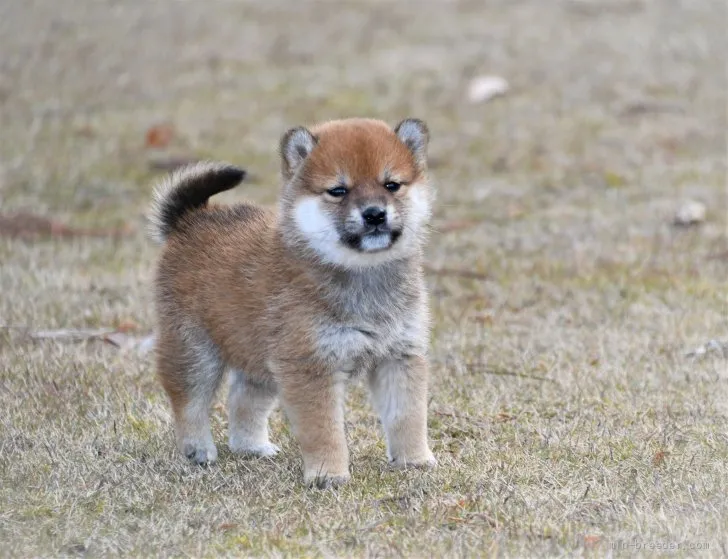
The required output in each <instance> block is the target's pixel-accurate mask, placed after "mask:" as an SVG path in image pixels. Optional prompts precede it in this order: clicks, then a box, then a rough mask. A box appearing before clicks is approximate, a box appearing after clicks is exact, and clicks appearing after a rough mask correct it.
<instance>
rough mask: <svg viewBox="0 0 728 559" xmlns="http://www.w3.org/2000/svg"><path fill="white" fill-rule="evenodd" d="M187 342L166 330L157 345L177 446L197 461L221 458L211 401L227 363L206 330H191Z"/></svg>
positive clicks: (202, 461) (161, 376) (204, 461)
mask: <svg viewBox="0 0 728 559" xmlns="http://www.w3.org/2000/svg"><path fill="white" fill-rule="evenodd" d="M186 334H188V335H186V336H185V340H184V342H183V341H182V340H179V339H178V338H177V336H175V335H172V334H169V333H163V334H160V341H159V344H158V349H157V372H158V374H159V377H160V379H161V381H162V385H163V386H164V388H165V390H166V391H167V394H168V395H169V399H170V401H171V403H172V410H173V412H174V418H175V432H176V435H177V446H178V447H179V450H180V452H182V454H184V455H185V456H186V457H187V458H189V459H190V460H192V461H193V462H195V463H197V464H208V463H212V462H215V460H217V448H216V447H215V443H214V442H213V440H212V431H211V430H210V404H211V402H212V398H213V396H214V395H215V390H216V389H217V387H218V385H219V384H220V379H221V378H222V375H223V372H224V365H223V363H222V361H221V360H220V358H219V356H218V353H217V351H216V349H215V347H214V346H213V345H212V343H211V342H210V341H209V339H207V338H206V336H205V335H204V334H203V333H194V334H193V333H191V332H187V333H186Z"/></svg>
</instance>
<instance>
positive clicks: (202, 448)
mask: <svg viewBox="0 0 728 559" xmlns="http://www.w3.org/2000/svg"><path fill="white" fill-rule="evenodd" d="M181 446H182V454H184V455H185V456H186V457H187V458H189V459H190V460H192V462H194V463H195V464H200V465H205V464H212V463H214V462H215V461H216V460H217V448H215V445H214V444H212V443H207V444H206V443H198V442H189V441H188V442H185V443H183V444H182V445H181Z"/></svg>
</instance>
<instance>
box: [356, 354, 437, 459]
mask: <svg viewBox="0 0 728 559" xmlns="http://www.w3.org/2000/svg"><path fill="white" fill-rule="evenodd" d="M427 377H428V368H427V361H426V359H424V358H423V357H421V356H416V355H412V356H406V357H402V358H400V359H392V360H388V361H385V362H384V363H381V364H380V365H379V366H378V367H377V368H376V369H374V370H373V371H372V372H371V373H370V374H369V388H370V390H371V394H372V401H373V403H374V408H375V409H376V410H377V412H378V413H379V417H380V418H381V421H382V425H383V426H384V433H385V435H386V437H387V457H388V458H389V461H390V462H391V463H392V464H393V465H395V466H400V467H408V466H427V467H432V466H434V465H435V464H436V463H437V461H436V460H435V457H434V456H433V455H432V452H430V448H429V446H428V445H427Z"/></svg>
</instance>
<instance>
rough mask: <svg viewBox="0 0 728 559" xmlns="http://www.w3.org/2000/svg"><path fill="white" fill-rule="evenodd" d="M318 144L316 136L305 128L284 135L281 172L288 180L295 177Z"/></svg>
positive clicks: (300, 127)
mask: <svg viewBox="0 0 728 559" xmlns="http://www.w3.org/2000/svg"><path fill="white" fill-rule="evenodd" d="M317 143H318V140H317V139H316V136H314V135H313V134H311V132H310V131H309V130H308V129H306V128H304V127H303V126H299V127H297V128H291V129H290V130H289V131H288V132H286V133H285V134H284V135H283V137H282V138H281V146H280V150H281V170H282V172H283V177H284V178H285V179H286V180H289V179H290V178H291V177H292V176H293V175H294V173H295V172H296V170H297V169H298V168H299V167H300V166H301V164H302V163H303V162H304V161H305V160H306V158H307V157H308V156H309V154H310V153H311V151H313V148H315V147H316V144H317Z"/></svg>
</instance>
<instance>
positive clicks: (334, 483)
mask: <svg viewBox="0 0 728 559" xmlns="http://www.w3.org/2000/svg"><path fill="white" fill-rule="evenodd" d="M349 478H350V476H349V474H348V473H346V474H344V473H342V474H339V475H333V474H322V473H320V472H313V471H312V472H307V473H305V474H304V476H303V481H304V483H305V484H306V485H308V486H309V487H315V488H316V489H331V488H336V487H341V486H342V485H344V484H345V483H346V482H347V481H349Z"/></svg>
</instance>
